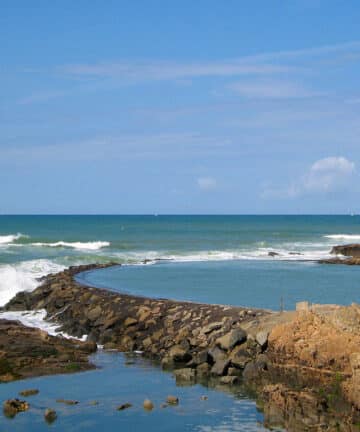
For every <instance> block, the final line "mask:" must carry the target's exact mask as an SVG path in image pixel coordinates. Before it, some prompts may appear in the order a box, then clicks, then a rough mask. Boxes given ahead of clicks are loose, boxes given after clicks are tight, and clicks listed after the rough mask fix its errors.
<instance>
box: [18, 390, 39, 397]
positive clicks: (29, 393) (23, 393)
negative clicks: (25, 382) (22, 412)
mask: <svg viewBox="0 0 360 432" xmlns="http://www.w3.org/2000/svg"><path fill="white" fill-rule="evenodd" d="M38 393H39V390H38V389H27V390H22V391H21V392H19V395H20V396H24V397H28V396H34V395H37V394H38Z"/></svg>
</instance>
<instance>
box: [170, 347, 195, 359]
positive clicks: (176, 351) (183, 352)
mask: <svg viewBox="0 0 360 432" xmlns="http://www.w3.org/2000/svg"><path fill="white" fill-rule="evenodd" d="M168 357H169V359H170V360H172V361H173V362H174V363H182V362H183V363H185V362H187V361H189V360H190V359H191V354H190V353H189V352H188V350H187V349H186V348H184V347H183V346H181V345H174V346H173V347H172V348H170V351H169V354H168Z"/></svg>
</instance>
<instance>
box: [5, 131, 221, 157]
mask: <svg viewBox="0 0 360 432" xmlns="http://www.w3.org/2000/svg"><path fill="white" fill-rule="evenodd" d="M226 143H227V141H226V139H224V140H220V139H219V138H217V137H210V136H207V135H204V134H200V133H195V132H193V133H192V132H184V133H180V132H179V133H158V134H148V135H146V134H131V135H130V134H129V135H125V134H124V135H119V136H102V137H96V138H92V139H85V140H81V141H70V142H63V143H56V144H49V145H31V146H29V145H26V146H24V147H21V146H17V147H5V148H1V147H0V164H2V163H4V164H6V163H8V162H13V161H16V162H18V163H27V162H30V161H36V162H44V161H48V162H51V161H56V162H59V161H74V162H80V161H97V162H102V161H108V160H109V159H111V160H134V159H146V160H164V159H174V158H176V159H181V158H187V157H189V156H191V157H195V156H201V157H203V156H204V155H214V154H218V153H219V152H222V151H223V145H226Z"/></svg>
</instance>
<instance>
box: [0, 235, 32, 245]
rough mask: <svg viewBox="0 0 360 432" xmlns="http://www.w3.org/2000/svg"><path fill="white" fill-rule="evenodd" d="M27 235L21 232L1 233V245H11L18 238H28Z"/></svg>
mask: <svg viewBox="0 0 360 432" xmlns="http://www.w3.org/2000/svg"><path fill="white" fill-rule="evenodd" d="M27 237H28V236H26V235H25V234H21V233H17V234H7V235H0V245H9V244H11V243H14V242H15V241H16V240H19V239H21V238H27Z"/></svg>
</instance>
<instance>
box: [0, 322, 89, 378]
mask: <svg viewBox="0 0 360 432" xmlns="http://www.w3.org/2000/svg"><path fill="white" fill-rule="evenodd" d="M96 349H97V347H96V344H95V343H91V342H80V341H76V340H74V339H65V338H62V337H55V336H50V335H48V334H47V333H46V332H45V331H42V330H39V329H35V328H30V327H25V326H23V325H22V324H21V323H19V322H18V321H8V320H4V319H0V383H4V382H10V381H14V380H15V379H24V378H30V377H33V376H40V375H50V374H58V373H71V372H78V371H84V370H88V369H93V368H94V367H95V366H94V365H92V364H91V363H89V360H88V356H89V355H90V354H91V353H93V352H95V351H96Z"/></svg>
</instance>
